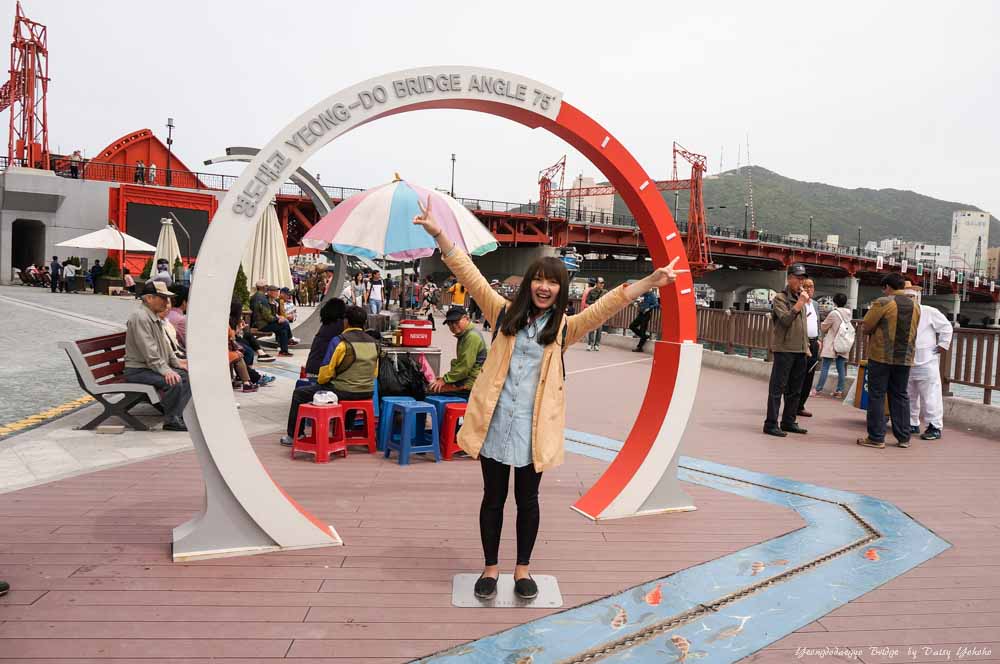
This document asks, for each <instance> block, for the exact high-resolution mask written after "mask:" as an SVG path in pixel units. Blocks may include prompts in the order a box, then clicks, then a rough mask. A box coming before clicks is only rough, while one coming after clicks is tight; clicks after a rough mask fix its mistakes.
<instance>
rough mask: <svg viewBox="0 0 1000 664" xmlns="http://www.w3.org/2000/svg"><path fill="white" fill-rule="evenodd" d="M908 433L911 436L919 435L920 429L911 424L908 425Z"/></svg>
mask: <svg viewBox="0 0 1000 664" xmlns="http://www.w3.org/2000/svg"><path fill="white" fill-rule="evenodd" d="M910 433H911V434H913V435H916V434H918V433H920V427H918V426H916V425H913V424H911V425H910Z"/></svg>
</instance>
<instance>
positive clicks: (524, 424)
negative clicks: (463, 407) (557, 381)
mask: <svg viewBox="0 0 1000 664" xmlns="http://www.w3.org/2000/svg"><path fill="white" fill-rule="evenodd" d="M549 315H550V312H548V311H547V312H545V313H544V314H542V315H541V316H540V317H539V318H538V320H536V321H535V322H534V323H529V324H528V325H526V326H525V327H523V328H521V329H520V330H518V332H517V336H516V337H515V338H514V352H513V354H512V355H511V358H510V369H509V370H508V371H507V378H506V380H504V383H503V390H501V392H500V399H499V400H498V401H497V406H496V409H495V410H494V411H493V419H492V420H490V428H489V430H488V431H487V432H486V440H484V441H483V447H482V449H481V450H480V451H479V453H480V454H481V455H483V456H485V457H487V458H490V459H493V460H494V461H499V462H500V463H505V464H507V465H508V466H513V467H514V468H520V467H521V466H527V465H529V464H530V463H531V419H532V416H533V415H534V408H535V393H536V392H537V391H538V378H539V375H540V373H541V371H542V353H543V351H544V350H545V348H544V347H543V346H542V345H541V344H539V343H538V338H537V337H538V333H539V332H540V331H541V330H542V329H543V328H544V327H545V324H546V323H547V322H548V320H549Z"/></svg>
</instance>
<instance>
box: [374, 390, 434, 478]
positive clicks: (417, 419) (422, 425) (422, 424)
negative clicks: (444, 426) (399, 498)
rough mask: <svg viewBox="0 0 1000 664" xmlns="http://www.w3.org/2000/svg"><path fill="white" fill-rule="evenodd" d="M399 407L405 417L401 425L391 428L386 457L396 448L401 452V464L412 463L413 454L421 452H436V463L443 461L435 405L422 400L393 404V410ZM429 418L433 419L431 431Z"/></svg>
mask: <svg viewBox="0 0 1000 664" xmlns="http://www.w3.org/2000/svg"><path fill="white" fill-rule="evenodd" d="M397 409H398V410H399V411H400V412H401V413H402V415H403V417H402V421H401V422H400V426H399V427H396V426H395V425H392V426H391V427H390V429H389V438H388V439H387V440H386V445H385V458H387V459H388V458H389V454H390V453H391V452H392V451H393V450H396V451H398V452H399V465H400V466H405V465H407V464H409V463H410V455H411V454H419V453H421V452H431V453H432V454H434V462H435V463H437V462H439V461H441V448H440V445H439V444H438V435H439V432H440V427H439V424H438V422H439V421H438V416H437V409H436V408H434V406H433V405H431V404H429V403H423V402H421V401H410V402H406V401H404V402H399V403H395V404H393V410H397ZM427 418H430V420H431V431H430V432H427V430H426V425H427ZM397 430H398V433H397Z"/></svg>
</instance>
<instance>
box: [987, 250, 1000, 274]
mask: <svg viewBox="0 0 1000 664" xmlns="http://www.w3.org/2000/svg"><path fill="white" fill-rule="evenodd" d="M986 276H987V277H988V278H990V279H993V280H994V281H997V280H1000V247H990V248H989V249H987V250H986Z"/></svg>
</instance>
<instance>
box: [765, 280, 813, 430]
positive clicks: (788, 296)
mask: <svg viewBox="0 0 1000 664" xmlns="http://www.w3.org/2000/svg"><path fill="white" fill-rule="evenodd" d="M805 279H806V268H805V266H804V265H801V264H799V263H796V264H795V265H793V266H792V267H791V268H790V269H789V270H788V285H787V286H785V290H783V291H781V292H780V293H778V294H777V295H775V296H774V299H773V300H772V301H771V338H770V342H769V344H768V348H769V350H770V351H771V355H772V357H773V362H772V363H771V381H770V383H769V384H768V390H767V418H766V419H765V420H764V433H766V434H768V435H771V436H782V437H783V436H786V435H788V433H787V432H791V433H807V431H806V430H805V429H803V428H802V427H800V426H799V425H798V424H796V422H795V417H796V416H797V414H798V412H799V398H800V396H799V395H800V393H801V391H802V381H803V379H804V378H805V375H806V362H807V360H808V357H809V336H808V334H807V333H806V317H805V307H806V305H807V304H809V301H810V299H811V298H810V297H809V293H807V292H806V291H805V290H803V288H802V283H803V282H804V281H805ZM782 397H784V399H785V409H784V411H782V412H781V424H780V426H779V424H778V411H779V410H780V408H781V399H782Z"/></svg>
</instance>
